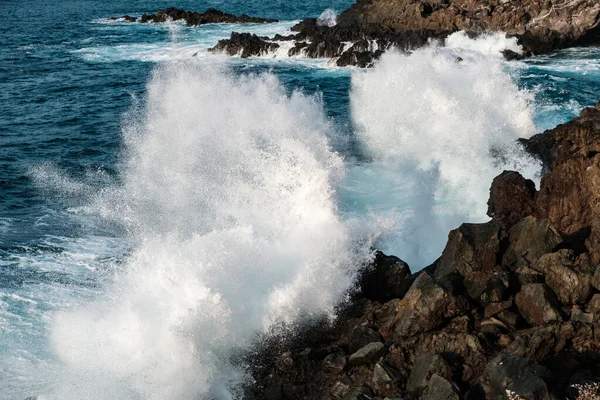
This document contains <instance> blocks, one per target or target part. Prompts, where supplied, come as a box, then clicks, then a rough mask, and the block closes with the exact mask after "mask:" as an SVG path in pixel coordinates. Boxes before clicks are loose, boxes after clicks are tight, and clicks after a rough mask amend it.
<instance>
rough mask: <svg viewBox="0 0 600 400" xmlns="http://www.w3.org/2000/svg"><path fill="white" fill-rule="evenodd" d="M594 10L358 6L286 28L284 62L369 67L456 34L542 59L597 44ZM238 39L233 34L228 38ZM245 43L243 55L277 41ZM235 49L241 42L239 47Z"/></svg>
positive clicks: (414, 3) (453, 4)
mask: <svg viewBox="0 0 600 400" xmlns="http://www.w3.org/2000/svg"><path fill="white" fill-rule="evenodd" d="M599 24H600V3H598V2H597V1H595V0H572V1H566V0H562V1H557V0H524V1H515V0H491V1H489V0H434V1H431V0H426V1H424V0H394V1H388V0H358V1H357V2H356V3H355V4H354V5H353V6H351V7H350V8H349V9H348V10H346V11H344V12H343V13H341V14H340V15H339V17H338V18H337V23H336V25H334V26H329V25H328V24H325V23H323V22H322V21H320V20H319V19H317V18H309V19H305V20H303V21H302V22H301V23H299V24H298V25H296V26H295V27H293V28H292V31H294V32H296V33H295V34H294V35H291V36H289V37H287V38H286V39H287V40H294V41H295V43H294V46H293V48H292V49H290V50H289V53H288V55H289V56H294V55H297V54H302V55H303V56H305V57H309V58H329V59H332V61H334V62H335V63H336V65H338V66H348V65H355V66H359V67H369V66H371V65H373V62H374V61H375V60H376V59H377V58H378V57H379V56H380V55H381V54H382V53H383V52H385V51H386V50H388V49H389V48H391V47H394V48H396V49H399V50H402V51H410V50H413V49H416V48H419V47H422V46H424V45H425V44H427V43H428V42H429V41H430V40H431V39H435V40H438V41H441V42H443V41H444V39H445V38H446V37H447V36H448V35H450V34H452V33H454V32H458V31H466V32H468V33H469V34H470V35H472V36H477V35H481V34H484V33H490V32H506V34H507V35H508V36H509V37H516V38H517V39H518V42H519V44H520V45H521V46H522V47H523V54H517V53H514V52H507V54H505V56H506V57H507V58H508V59H514V58H520V57H526V56H530V55H536V54H543V53H548V52H551V51H554V50H559V49H562V48H566V47H570V46H577V45H588V44H597V43H599V42H600V25H599ZM236 35H239V34H236ZM238 39H239V36H235V37H232V38H231V39H225V40H222V41H221V42H219V44H218V45H217V46H216V47H214V48H213V49H211V51H213V52H220V51H225V52H227V53H229V54H231V53H232V51H231V48H232V47H231V46H237V47H239V46H240V42H239V40H238ZM251 39H252V41H250V38H249V46H252V47H253V48H254V49H258V48H259V47H257V46H256V42H257V39H258V40H261V41H262V42H263V43H262V44H261V46H260V51H259V50H257V51H249V50H245V51H244V52H243V53H238V54H242V57H244V56H252V55H262V50H263V49H264V48H266V47H268V46H269V45H270V43H275V44H276V42H277V41H278V40H280V39H281V37H279V38H278V37H273V38H258V37H252V38H251ZM242 47H243V43H242Z"/></svg>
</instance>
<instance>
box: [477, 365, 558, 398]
mask: <svg viewBox="0 0 600 400" xmlns="http://www.w3.org/2000/svg"><path fill="white" fill-rule="evenodd" d="M486 370H487V373H488V375H489V377H490V389H491V392H490V393H489V397H488V398H489V399H494V400H496V399H497V400H504V399H505V398H506V393H507V391H510V392H512V393H514V394H515V395H517V396H519V398H522V399H528V400H538V399H539V400H551V397H550V394H549V392H548V386H547V384H546V380H551V379H552V374H551V373H550V371H549V370H548V369H547V368H544V367H542V366H540V365H537V364H530V363H529V361H528V360H527V359H526V358H522V357H516V356H510V355H506V354H501V355H499V356H498V357H496V358H494V359H493V360H492V361H490V363H489V364H488V366H487V368H486Z"/></svg>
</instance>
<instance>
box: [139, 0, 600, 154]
mask: <svg viewBox="0 0 600 400" xmlns="http://www.w3.org/2000/svg"><path fill="white" fill-rule="evenodd" d="M169 10H170V9H169ZM165 11H166V10H165ZM207 12H208V11H207ZM165 15H168V16H171V18H179V19H181V18H184V19H186V22H187V21H188V20H189V21H190V22H188V24H190V25H197V23H196V21H202V20H204V19H205V18H206V17H197V16H194V17H192V16H188V14H183V12H182V11H180V10H177V12H175V11H170V12H169V13H165V12H163V13H162V14H159V13H157V14H155V15H151V16H147V17H146V18H144V17H142V20H143V21H142V22H144V20H152V21H155V22H161V20H162V19H164V18H166V17H165ZM222 18H223V17H222ZM236 18H238V19H240V18H245V19H249V18H250V17H247V16H241V17H236ZM215 19H218V18H215ZM217 22H221V21H217ZM223 22H226V21H223ZM227 22H229V21H227ZM231 22H254V21H245V20H240V21H231ZM256 22H270V21H269V20H265V21H256ZM599 23H600V3H598V2H597V1H596V0H522V1H516V0H358V1H357V2H356V3H355V4H354V5H352V6H351V7H350V8H349V9H348V10H346V11H344V12H343V13H342V14H340V15H339V17H338V18H337V24H336V25H334V26H328V25H323V24H321V23H319V21H318V20H317V19H316V18H309V19H305V20H303V21H302V22H300V23H299V24H297V25H296V26H294V27H293V28H292V30H293V31H295V32H297V34H295V35H294V36H293V37H291V38H288V39H289V40H294V41H295V44H294V46H293V47H292V48H291V49H290V50H289V55H290V56H295V55H304V56H306V57H312V58H330V59H332V60H333V62H335V63H336V64H337V65H338V66H347V65H356V66H359V67H369V66H372V65H373V63H374V62H375V61H376V60H377V59H378V58H379V57H380V56H381V54H382V53H383V52H384V51H386V50H388V49H389V48H390V47H394V48H397V49H399V50H401V51H410V50H413V49H416V48H419V47H422V46H424V45H426V44H427V43H428V42H429V40H430V39H437V40H440V41H443V40H444V39H445V38H446V37H447V36H448V35H450V34H452V33H454V32H457V31H467V32H469V34H471V35H478V34H482V33H486V32H506V33H507V34H508V35H509V36H512V37H517V38H518V41H519V43H520V44H521V46H522V47H523V49H524V54H518V53H515V52H513V51H506V52H504V53H503V54H504V56H505V57H506V58H507V59H519V58H522V57H523V56H524V55H531V54H541V53H547V52H550V51H553V50H557V49H561V48H565V47H569V46H573V45H584V44H597V43H599V42H600V26H599ZM272 40H275V38H273V39H272ZM347 43H351V46H350V47H348V46H347ZM531 143H533V142H531ZM539 144H540V145H543V146H545V145H546V143H539ZM532 147H535V145H533V144H532ZM546 147H547V146H546ZM540 150H542V149H541V148H540Z"/></svg>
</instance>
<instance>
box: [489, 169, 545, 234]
mask: <svg viewBox="0 0 600 400" xmlns="http://www.w3.org/2000/svg"><path fill="white" fill-rule="evenodd" d="M535 195H536V190H535V183H533V181H532V180H530V179H525V178H523V176H522V175H521V174H519V173H518V172H515V171H504V172H502V173H501V174H500V175H498V176H497V177H495V178H494V180H493V181H492V186H491V188H490V199H489V200H488V211H487V215H489V216H490V217H491V218H492V219H493V220H494V221H496V222H498V224H500V226H501V227H502V228H503V229H504V230H506V231H508V230H509V229H510V228H512V227H513V226H514V225H515V224H516V223H517V222H519V221H520V220H522V219H523V218H525V217H526V216H528V215H532V214H533V212H534V206H535Z"/></svg>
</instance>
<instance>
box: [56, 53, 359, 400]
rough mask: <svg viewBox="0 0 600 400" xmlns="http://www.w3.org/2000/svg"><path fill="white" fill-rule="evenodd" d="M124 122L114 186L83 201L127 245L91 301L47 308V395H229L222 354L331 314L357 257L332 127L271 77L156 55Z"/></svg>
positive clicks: (309, 101) (240, 374)
mask: <svg viewBox="0 0 600 400" xmlns="http://www.w3.org/2000/svg"><path fill="white" fill-rule="evenodd" d="M124 125H125V128H124V132H125V135H124V142H125V146H126V149H125V156H124V157H125V159H124V168H123V182H122V184H121V185H119V186H118V187H114V188H112V189H110V190H109V189H107V190H104V191H103V192H102V193H101V194H99V195H98V196H97V198H96V199H95V201H94V202H93V203H92V206H91V208H93V209H95V210H96V211H97V212H98V213H99V214H100V215H101V216H102V217H104V218H107V219H110V220H116V221H120V222H121V224H122V225H123V226H124V227H125V228H126V230H127V231H129V232H130V233H131V236H132V240H133V241H134V242H135V243H137V244H136V245H135V246H134V249H133V252H132V254H131V255H130V256H129V257H128V259H127V261H126V263H125V266H124V267H123V271H122V272H121V273H119V274H117V276H116V278H115V279H114V282H113V283H111V284H109V285H108V286H107V287H106V288H105V290H104V292H105V293H104V295H103V296H101V297H100V298H99V299H97V300H95V301H94V302H92V303H90V304H88V305H87V306H83V307H79V308H76V309H73V310H67V311H64V312H60V313H58V314H57V315H56V316H55V319H54V322H53V325H52V331H51V342H52V345H53V348H54V350H55V352H56V354H57V356H58V357H59V359H60V361H61V363H62V365H63V366H64V370H63V372H62V373H61V374H60V375H61V376H62V378H61V381H60V382H58V384H57V385H56V386H55V388H54V391H53V393H52V394H51V395H50V396H49V398H52V399H54V398H57V399H58V398H60V399H65V398H68V399H84V398H85V399H199V398H211V399H233V398H239V396H240V393H239V387H240V385H241V384H242V383H243V382H244V381H245V379H247V377H246V371H245V369H244V366H243V365H239V364H235V365H234V364H232V362H231V357H232V356H235V353H236V352H237V351H239V350H242V351H243V350H244V349H246V348H247V346H249V345H250V344H251V343H252V342H253V340H254V339H255V338H256V335H257V334H261V333H268V332H272V331H273V330H276V329H278V328H279V327H280V326H281V325H282V324H284V325H285V324H294V323H297V322H300V321H302V320H304V319H305V318H309V317H313V316H320V315H330V316H333V313H334V308H335V306H336V305H337V304H339V302H340V301H343V299H344V298H345V296H346V294H347V292H348V290H349V289H350V288H351V287H352V285H353V282H354V278H355V272H356V270H357V269H358V268H359V267H360V266H361V265H362V263H364V262H365V260H367V259H368V258H369V257H370V250H369V247H370V246H369V243H368V238H367V237H363V236H360V235H358V234H357V233H356V231H355V230H354V229H353V228H352V227H351V224H349V223H346V222H343V221H342V219H341V218H340V216H339V215H338V211H337V206H336V204H337V201H336V198H335V188H336V186H337V185H338V184H339V183H340V182H341V180H342V178H343V174H344V167H343V161H342V159H341V158H340V157H339V156H338V155H337V154H335V153H334V152H332V151H331V150H330V147H329V144H328V140H327V136H328V131H329V130H330V129H331V126H330V125H329V123H328V122H327V120H326V118H324V116H323V114H322V111H321V105H320V104H319V102H318V100H316V98H313V97H307V96H304V95H301V94H299V93H293V94H292V95H290V96H287V95H286V94H285V91H284V89H283V88H282V86H281V85H280V83H279V82H278V81H277V79H276V78H275V77H274V76H273V75H271V74H263V75H252V76H238V77H234V76H233V75H232V74H230V73H229V72H228V71H226V70H223V68H222V66H221V65H218V64H214V63H210V64H203V63H198V62H195V63H167V64H163V65H161V66H159V67H158V68H157V70H156V71H155V72H154V74H153V76H152V78H151V80H150V82H149V84H148V91H147V102H146V104H145V105H143V106H140V107H137V108H135V109H134V110H132V112H130V113H129V116H128V117H127V119H126V122H125V124H124ZM363 239H364V240H367V242H361V243H357V241H358V242H360V241H361V240H363Z"/></svg>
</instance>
